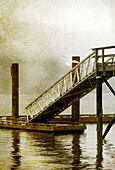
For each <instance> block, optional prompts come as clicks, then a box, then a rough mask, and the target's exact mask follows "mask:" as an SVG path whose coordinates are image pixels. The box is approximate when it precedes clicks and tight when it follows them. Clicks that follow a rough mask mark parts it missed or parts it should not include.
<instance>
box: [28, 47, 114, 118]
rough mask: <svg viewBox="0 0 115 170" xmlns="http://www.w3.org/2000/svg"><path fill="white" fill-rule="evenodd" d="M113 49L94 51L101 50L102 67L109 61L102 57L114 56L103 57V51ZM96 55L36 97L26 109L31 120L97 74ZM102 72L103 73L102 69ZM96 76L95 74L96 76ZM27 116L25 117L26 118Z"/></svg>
mask: <svg viewBox="0 0 115 170" xmlns="http://www.w3.org/2000/svg"><path fill="white" fill-rule="evenodd" d="M108 48H115V46H109V47H103V48H101V47H99V48H95V49H99V50H100V49H102V61H101V63H102V65H103V68H104V67H105V66H104V64H105V63H107V62H109V60H106V61H104V57H106V58H107V57H109V58H114V57H115V55H113V54H110V55H106V56H105V55H104V49H108ZM93 50H94V49H93ZM98 58H100V56H98V53H97V52H96V51H94V52H92V53H91V54H90V55H89V56H88V57H86V58H85V59H84V60H82V61H81V62H80V63H79V64H77V65H76V66H75V67H74V68H72V69H71V70H70V71H69V72H68V73H67V74H66V75H65V76H63V77H62V78H61V79H60V80H58V81H57V82H56V83H55V84H54V85H52V86H51V87H50V88H49V89H48V90H46V91H45V92H44V93H43V94H42V95H40V96H39V97H37V98H36V99H35V100H34V101H33V102H31V103H30V104H29V105H28V106H27V107H26V111H27V114H28V115H29V116H30V117H31V118H33V116H35V117H36V116H37V115H39V114H41V113H42V112H43V111H44V110H45V109H46V108H48V107H49V106H51V105H52V104H53V103H54V102H55V101H57V100H58V99H59V98H60V97H62V96H63V95H65V94H66V93H68V92H69V91H70V90H71V89H72V88H73V86H76V85H77V84H78V83H80V82H82V81H83V80H84V79H86V78H87V77H88V76H89V75H91V74H93V73H94V71H95V73H98ZM113 61H114V60H113ZM103 71H105V70H104V69H103ZM96 75H97V74H96ZM28 115H27V117H28Z"/></svg>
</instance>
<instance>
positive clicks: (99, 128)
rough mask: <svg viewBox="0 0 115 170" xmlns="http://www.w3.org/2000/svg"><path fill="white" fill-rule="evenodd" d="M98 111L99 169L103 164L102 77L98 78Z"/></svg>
mask: <svg viewBox="0 0 115 170" xmlns="http://www.w3.org/2000/svg"><path fill="white" fill-rule="evenodd" d="M96 111H97V121H96V123H97V169H98V168H99V167H101V163H102V151H103V148H102V128H103V126H102V125H103V124H102V77H101V76H97V77H96Z"/></svg>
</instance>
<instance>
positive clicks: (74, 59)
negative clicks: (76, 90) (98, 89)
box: [72, 56, 80, 122]
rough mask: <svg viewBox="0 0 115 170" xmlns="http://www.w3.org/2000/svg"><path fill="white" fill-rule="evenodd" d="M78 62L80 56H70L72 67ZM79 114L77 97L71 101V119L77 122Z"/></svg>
mask: <svg viewBox="0 0 115 170" xmlns="http://www.w3.org/2000/svg"><path fill="white" fill-rule="evenodd" d="M79 62H80V57H79V56H73V57H72V68H73V67H75V66H76V65H77V64H78V63H79ZM72 79H73V77H72ZM76 81H77V77H76ZM79 116H80V99H78V98H77V99H76V100H74V101H73V102H72V121H73V122H79Z"/></svg>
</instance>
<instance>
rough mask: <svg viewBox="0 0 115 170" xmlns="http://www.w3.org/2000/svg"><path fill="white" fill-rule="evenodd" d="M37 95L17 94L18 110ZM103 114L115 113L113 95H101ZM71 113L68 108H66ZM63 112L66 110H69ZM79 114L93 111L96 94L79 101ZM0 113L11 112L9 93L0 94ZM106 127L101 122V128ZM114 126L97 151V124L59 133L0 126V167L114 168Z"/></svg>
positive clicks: (28, 168)
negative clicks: (83, 131)
mask: <svg viewBox="0 0 115 170" xmlns="http://www.w3.org/2000/svg"><path fill="white" fill-rule="evenodd" d="M36 97H37V96H30V95H21V96H20V113H21V114H25V113H26V112H25V109H24V108H25V107H26V106H27V105H28V104H29V103H30V102H31V101H32V100H33V99H35V98H36ZM103 99H104V100H103V110H104V113H115V97H114V96H113V95H112V94H104V95H103ZM69 112H70V110H69ZM69 112H68V111H66V113H69ZM81 113H95V94H90V95H87V96H86V97H84V98H83V99H82V100H81ZM0 115H11V96H10V95H0ZM105 128H106V125H104V127H103V129H105ZM114 132H115V125H114V126H113V127H112V129H111V130H110V132H109V134H108V135H107V137H106V140H105V141H104V143H103V151H100V150H98V151H97V137H96V125H95V124H87V130H85V133H84V134H80V135H79V134H68V135H58V136H55V135H53V134H45V133H38V132H27V131H20V130H5V129H0V170H7V169H8V170H9V169H20V170H31V169H32V170H36V169H37V170H39V169H43V170H44V169H45V170H48V169H49V170H50V169H51V170H55V169H104V170H106V169H107V170H114V169H115V135H114Z"/></svg>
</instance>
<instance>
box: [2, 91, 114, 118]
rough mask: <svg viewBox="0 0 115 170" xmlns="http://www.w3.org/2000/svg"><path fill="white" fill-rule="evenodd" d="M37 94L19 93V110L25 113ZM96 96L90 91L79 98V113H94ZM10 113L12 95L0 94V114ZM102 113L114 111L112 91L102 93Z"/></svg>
mask: <svg viewBox="0 0 115 170" xmlns="http://www.w3.org/2000/svg"><path fill="white" fill-rule="evenodd" d="M38 96H39V95H35V94H34V95H20V96H19V108H20V109H19V112H20V115H25V114H26V111H25V107H26V106H27V105H28V104H29V103H30V102H32V101H33V100H34V99H35V98H36V97H38ZM95 99H96V96H95V93H90V94H88V95H86V96H85V97H83V98H82V99H81V100H80V105H81V108H80V110H81V114H85V113H86V114H90V113H91V114H94V113H96V100H95ZM70 111H71V108H70V109H67V110H65V111H64V114H68V113H70ZM11 113H12V96H11V95H0V115H11ZM103 113H105V114H106V113H107V114H111V113H112V114H113V113H115V97H114V95H113V94H112V93H105V94H104V93H103Z"/></svg>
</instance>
